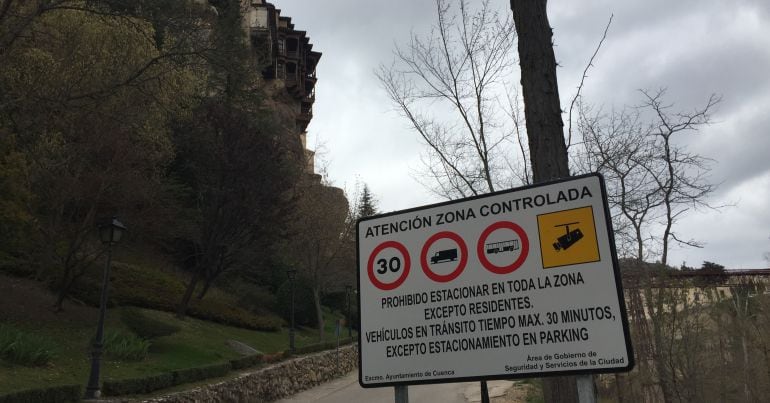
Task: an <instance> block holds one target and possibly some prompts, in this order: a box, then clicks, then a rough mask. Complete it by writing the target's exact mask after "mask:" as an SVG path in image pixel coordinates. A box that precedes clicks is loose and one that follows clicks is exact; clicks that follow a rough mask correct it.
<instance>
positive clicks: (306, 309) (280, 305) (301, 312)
mask: <svg viewBox="0 0 770 403" xmlns="http://www.w3.org/2000/svg"><path fill="white" fill-rule="evenodd" d="M276 301H277V302H276V311H277V312H278V313H280V314H281V316H282V317H283V318H284V319H285V320H286V322H289V321H290V320H291V284H290V282H289V281H287V282H285V283H283V285H282V286H281V287H279V288H278V292H277V293H276ZM294 323H295V324H296V325H298V326H312V327H317V326H318V323H317V321H316V312H315V304H314V303H313V290H312V288H311V287H310V284H309V283H308V282H307V281H306V280H303V279H300V278H297V279H296V280H295V281H294Z"/></svg>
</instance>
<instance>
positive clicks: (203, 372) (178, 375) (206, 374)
mask: <svg viewBox="0 0 770 403" xmlns="http://www.w3.org/2000/svg"><path fill="white" fill-rule="evenodd" d="M230 370H232V366H231V365H230V363H229V362H225V363H221V364H212V365H205V366H202V367H194V368H185V369H178V370H176V371H173V372H172V374H173V375H174V385H180V384H183V383H190V382H195V381H200V380H202V379H208V378H216V377H220V376H225V375H227V373H228V372H230Z"/></svg>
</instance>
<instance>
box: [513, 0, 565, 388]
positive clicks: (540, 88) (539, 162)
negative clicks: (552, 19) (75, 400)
mask: <svg viewBox="0 0 770 403" xmlns="http://www.w3.org/2000/svg"><path fill="white" fill-rule="evenodd" d="M511 10H512V11H513V22H514V24H515V25H516V33H517V35H518V37H519V44H518V47H519V65H520V66H521V87H522V95H523V97H524V116H525V119H526V121H527V136H528V138H529V150H530V161H531V162H532V178H533V180H534V183H539V182H545V181H548V180H552V179H557V178H562V177H566V176H569V165H568V158H567V146H566V144H565V143H564V122H563V121H562V119H561V104H560V102H559V88H558V85H557V82H556V58H555V57H554V54H553V44H552V42H551V37H552V31H551V26H550V25H549V23H548V16H547V15H546V0H511ZM543 397H544V398H545V401H546V402H577V383H576V379H575V378H574V377H553V378H546V379H544V380H543Z"/></svg>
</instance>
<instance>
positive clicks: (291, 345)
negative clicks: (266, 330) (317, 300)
mask: <svg viewBox="0 0 770 403" xmlns="http://www.w3.org/2000/svg"><path fill="white" fill-rule="evenodd" d="M286 275H287V276H288V277H289V285H290V286H291V327H290V328H289V351H291V352H292V353H293V352H294V279H296V278H297V270H295V269H291V270H288V271H287V272H286Z"/></svg>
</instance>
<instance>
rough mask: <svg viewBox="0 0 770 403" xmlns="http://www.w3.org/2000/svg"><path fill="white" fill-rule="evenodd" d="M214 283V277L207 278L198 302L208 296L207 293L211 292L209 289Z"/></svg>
mask: <svg viewBox="0 0 770 403" xmlns="http://www.w3.org/2000/svg"><path fill="white" fill-rule="evenodd" d="M213 283H214V279H213V276H212V277H207V278H206V280H205V281H204V282H203V288H201V291H200V292H199V293H198V296H197V297H196V298H197V299H198V301H200V300H202V299H203V297H205V296H206V293H207V292H209V288H211V284H213Z"/></svg>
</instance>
